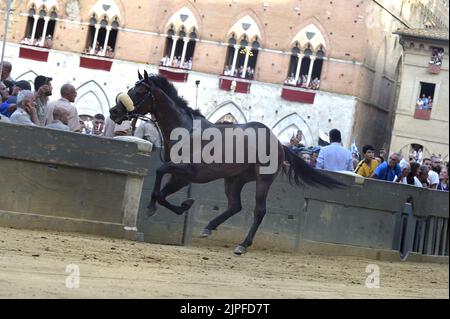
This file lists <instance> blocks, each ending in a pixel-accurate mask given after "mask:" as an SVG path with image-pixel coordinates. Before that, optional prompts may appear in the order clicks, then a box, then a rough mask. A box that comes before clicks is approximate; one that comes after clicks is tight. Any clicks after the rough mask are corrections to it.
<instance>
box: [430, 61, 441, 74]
mask: <svg viewBox="0 0 450 319" xmlns="http://www.w3.org/2000/svg"><path fill="white" fill-rule="evenodd" d="M440 72H441V64H438V65H436V64H434V63H429V64H428V73H431V74H439V73H440Z"/></svg>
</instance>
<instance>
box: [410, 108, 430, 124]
mask: <svg viewBox="0 0 450 319" xmlns="http://www.w3.org/2000/svg"><path fill="white" fill-rule="evenodd" d="M430 117H431V109H429V110H423V109H416V111H415V112H414V118H415V119H417V120H426V121H429V120H430Z"/></svg>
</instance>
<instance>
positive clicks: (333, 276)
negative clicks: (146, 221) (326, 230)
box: [0, 228, 449, 298]
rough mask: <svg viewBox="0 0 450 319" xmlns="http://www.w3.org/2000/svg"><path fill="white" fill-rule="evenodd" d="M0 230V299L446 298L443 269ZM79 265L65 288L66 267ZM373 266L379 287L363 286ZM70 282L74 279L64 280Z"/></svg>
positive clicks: (424, 265)
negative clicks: (75, 285) (236, 253)
mask: <svg viewBox="0 0 450 319" xmlns="http://www.w3.org/2000/svg"><path fill="white" fill-rule="evenodd" d="M232 248H233V247H179V246H166V245H154V244H148V243H137V242H132V241H126V240H117V239H110V238H104V237H96V236H88V235H81V234H72V233H58V232H43V231H30V230H17V229H11V228H0V297H1V298H449V281H448V279H449V266H448V265H442V264H441V265H440V264H431V263H430V264H427V263H410V262H406V263H400V262H382V261H374V260H368V259H364V258H355V257H344V256H342V257H328V256H327V257H324V256H315V255H290V254H284V253H279V252H273V251H256V250H250V251H249V253H247V254H246V255H244V256H241V257H237V256H234V255H233V254H232ZM69 264H75V265H77V266H78V267H79V272H80V277H79V287H78V288H67V287H66V281H67V282H68V283H69V285H70V283H72V285H73V283H74V282H76V281H70V280H68V279H67V278H68V277H67V276H69V275H70V273H69V272H66V266H67V265H69ZM369 264H376V265H377V266H378V267H379V270H380V276H379V278H380V287H379V288H367V287H366V285H365V283H366V278H367V276H368V275H369V274H368V273H366V267H367V265H369ZM71 278H73V277H71Z"/></svg>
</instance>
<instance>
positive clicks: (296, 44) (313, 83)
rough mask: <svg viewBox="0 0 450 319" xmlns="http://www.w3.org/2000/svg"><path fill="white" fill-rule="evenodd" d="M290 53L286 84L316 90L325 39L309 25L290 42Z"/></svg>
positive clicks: (318, 84) (315, 28)
mask: <svg viewBox="0 0 450 319" xmlns="http://www.w3.org/2000/svg"><path fill="white" fill-rule="evenodd" d="M292 43H293V47H292V51H291V52H292V53H291V59H290V63H289V69H288V74H287V80H286V81H285V83H286V84H289V85H296V86H300V87H303V88H307V89H314V90H318V89H319V87H320V78H321V74H322V66H323V59H324V57H325V52H324V47H325V46H324V43H325V39H324V38H323V36H322V34H321V33H320V31H319V29H318V28H317V27H316V26H315V25H313V24H310V25H308V26H306V27H305V28H303V29H302V30H301V31H300V32H299V33H298V34H297V35H296V36H295V37H294V40H293V41H292Z"/></svg>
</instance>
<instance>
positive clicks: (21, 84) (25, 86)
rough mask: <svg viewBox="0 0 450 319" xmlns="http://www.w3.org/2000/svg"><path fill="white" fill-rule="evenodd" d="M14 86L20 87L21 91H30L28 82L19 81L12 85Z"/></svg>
mask: <svg viewBox="0 0 450 319" xmlns="http://www.w3.org/2000/svg"><path fill="white" fill-rule="evenodd" d="M14 85H15V86H18V87H20V88H21V89H22V90H29V91H31V84H30V82H28V81H25V80H21V81H17V82H16V83H14Z"/></svg>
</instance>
